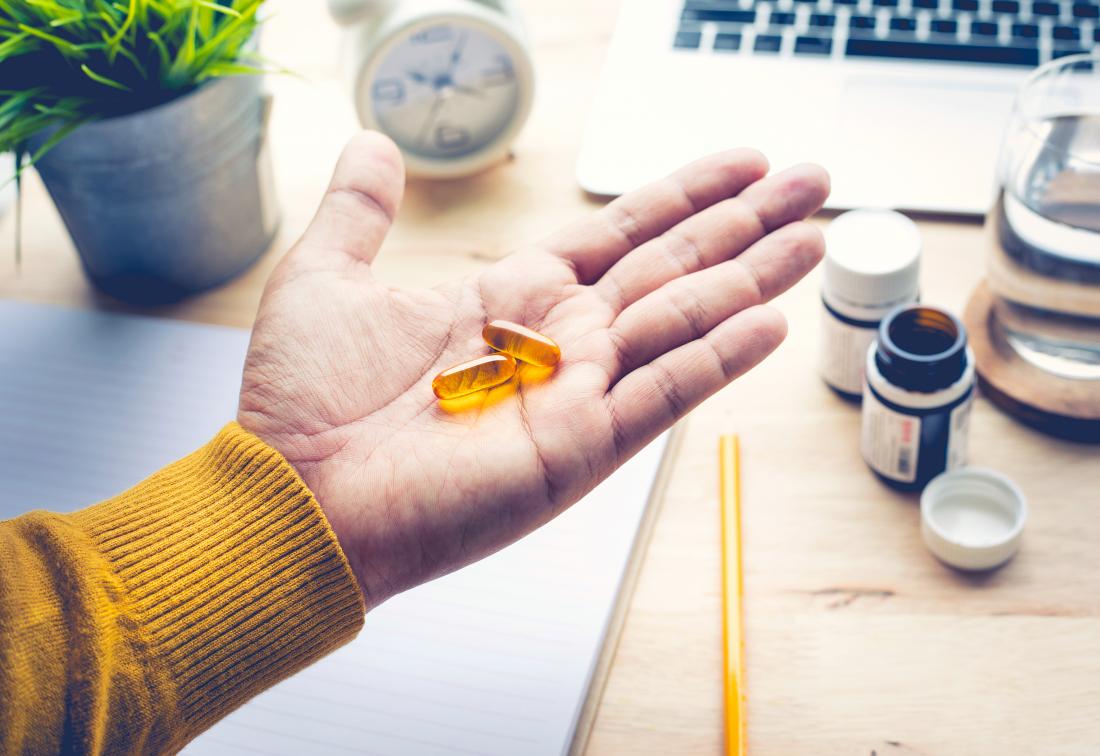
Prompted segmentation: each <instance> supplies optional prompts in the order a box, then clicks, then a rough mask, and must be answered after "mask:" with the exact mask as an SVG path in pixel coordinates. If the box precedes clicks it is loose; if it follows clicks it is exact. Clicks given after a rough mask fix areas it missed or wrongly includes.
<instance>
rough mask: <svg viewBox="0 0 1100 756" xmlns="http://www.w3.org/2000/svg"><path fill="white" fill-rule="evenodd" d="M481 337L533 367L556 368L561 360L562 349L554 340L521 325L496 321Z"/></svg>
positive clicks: (486, 327)
mask: <svg viewBox="0 0 1100 756" xmlns="http://www.w3.org/2000/svg"><path fill="white" fill-rule="evenodd" d="M481 336H482V338H484V339H485V343H486V344H488V345H489V346H491V347H492V348H493V349H496V350H497V351H498V352H504V353H505V354H510V355H512V356H513V357H515V358H516V359H517V360H522V361H523V362H527V363H529V364H531V365H538V366H539V367H554V365H557V364H558V360H560V359H561V349H560V348H559V347H558V345H557V344H556V343H554V340H553V339H551V338H549V337H548V336H543V335H542V334H541V333H539V332H538V331H532V330H531V329H530V328H527V327H526V326H521V325H520V324H519V323H509V322H508V321H507V320H494V321H493V322H491V323H489V324H488V325H486V326H485V328H483V329H482V331H481Z"/></svg>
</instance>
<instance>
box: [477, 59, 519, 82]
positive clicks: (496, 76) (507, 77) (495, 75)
mask: <svg viewBox="0 0 1100 756" xmlns="http://www.w3.org/2000/svg"><path fill="white" fill-rule="evenodd" d="M495 62H496V65H494V66H493V67H492V68H487V69H485V70H484V71H482V72H481V75H482V77H484V78H483V82H482V83H483V84H484V85H485V86H487V87H499V86H501V85H504V84H510V83H511V82H512V80H513V79H515V78H516V72H515V71H514V70H512V61H511V59H510V58H509V57H508V56H507V55H497V56H496V57H495Z"/></svg>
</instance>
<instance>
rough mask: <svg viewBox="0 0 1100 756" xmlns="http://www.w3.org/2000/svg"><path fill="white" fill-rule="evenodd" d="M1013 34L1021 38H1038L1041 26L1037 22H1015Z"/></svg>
mask: <svg viewBox="0 0 1100 756" xmlns="http://www.w3.org/2000/svg"><path fill="white" fill-rule="evenodd" d="M1012 36H1013V37H1017V38H1019V39H1037V38H1038V37H1039V27H1038V26H1037V25H1035V24H1013V25H1012Z"/></svg>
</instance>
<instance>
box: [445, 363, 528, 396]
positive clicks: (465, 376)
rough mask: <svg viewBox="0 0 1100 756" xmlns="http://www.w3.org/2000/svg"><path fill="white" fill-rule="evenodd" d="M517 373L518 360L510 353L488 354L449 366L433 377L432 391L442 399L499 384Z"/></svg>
mask: <svg viewBox="0 0 1100 756" xmlns="http://www.w3.org/2000/svg"><path fill="white" fill-rule="evenodd" d="M515 374H516V361H515V359H514V358H513V357H512V356H511V355H509V354H487V355H485V356H484V357H478V358H476V359H473V360H468V361H467V362H462V363H459V364H458V365H455V366H454V367H451V368H447V369H446V370H444V371H443V372H442V373H440V374H439V375H437V376H436V377H435V378H433V379H432V391H434V392H435V395H436V396H437V397H439V398H440V399H454V398H455V397H459V396H465V395H466V394H472V393H474V392H475V391H481V389H487V388H491V387H493V386H499V385H500V384H502V383H504V382H505V381H507V380H508V379H509V378H511V377H512V376H513V375H515Z"/></svg>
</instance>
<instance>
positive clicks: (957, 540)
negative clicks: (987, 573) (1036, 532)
mask: <svg viewBox="0 0 1100 756" xmlns="http://www.w3.org/2000/svg"><path fill="white" fill-rule="evenodd" d="M920 521H921V535H922V536H924V543H925V545H926V546H928V549H929V551H931V552H932V553H933V554H935V555H936V556H937V557H938V558H939V559H941V560H942V561H944V562H946V563H947V564H949V565H951V566H952V567H958V568H959V569H962V570H988V569H992V568H993V567H997V566H999V565H1001V564H1003V563H1005V562H1007V561H1008V560H1009V559H1011V558H1012V556H1013V555H1014V554H1015V553H1016V551H1017V549H1019V547H1020V538H1021V536H1022V535H1023V531H1024V523H1025V522H1026V521H1027V502H1026V501H1025V500H1024V494H1023V492H1022V491H1020V489H1019V488H1018V487H1017V486H1016V484H1015V483H1013V482H1012V481H1011V480H1009V479H1008V478H1006V477H1005V476H1003V475H1001V474H1000V473H998V472H995V471H993V470H987V469H985V468H981V467H960V468H957V469H955V470H948V471H947V472H945V473H942V474H940V475H938V476H936V477H935V478H933V479H932V480H931V482H929V483H928V485H927V486H925V488H924V492H923V493H922V494H921V497H920Z"/></svg>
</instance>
